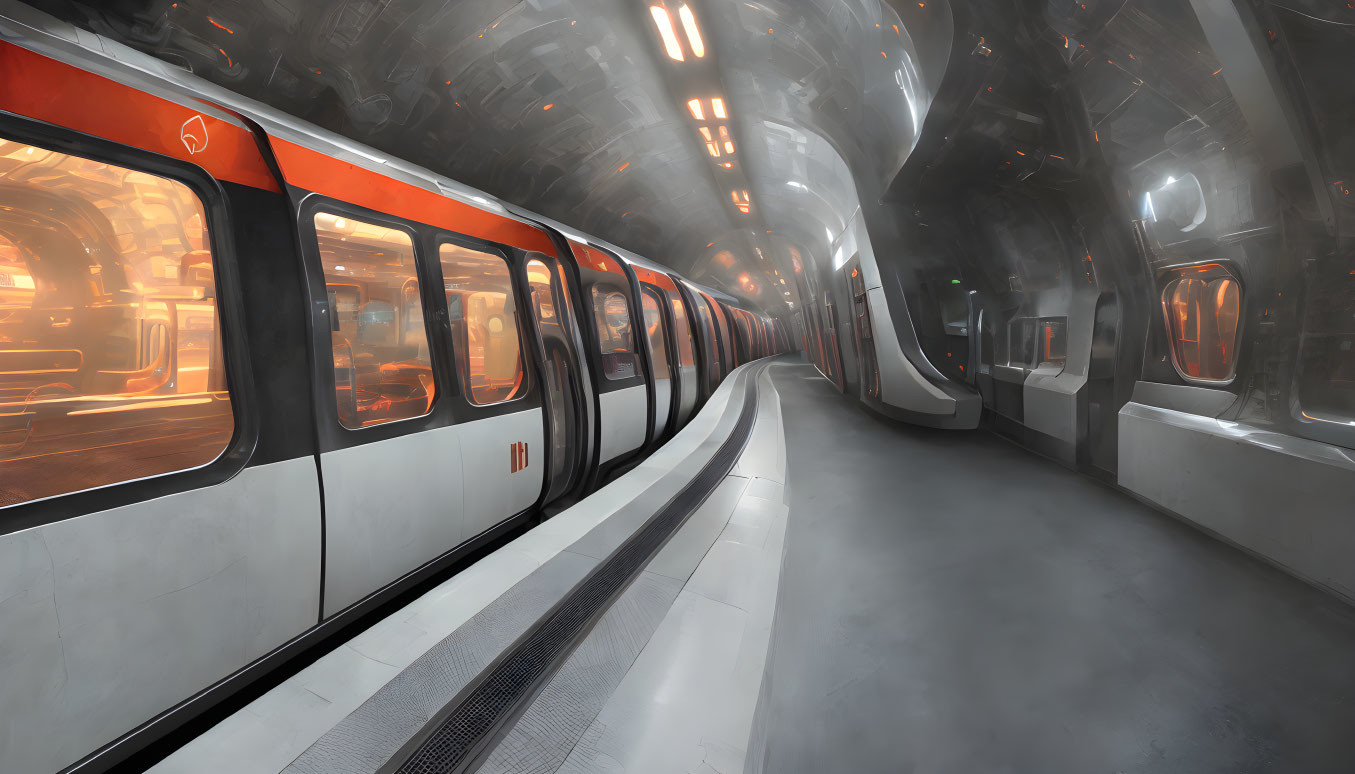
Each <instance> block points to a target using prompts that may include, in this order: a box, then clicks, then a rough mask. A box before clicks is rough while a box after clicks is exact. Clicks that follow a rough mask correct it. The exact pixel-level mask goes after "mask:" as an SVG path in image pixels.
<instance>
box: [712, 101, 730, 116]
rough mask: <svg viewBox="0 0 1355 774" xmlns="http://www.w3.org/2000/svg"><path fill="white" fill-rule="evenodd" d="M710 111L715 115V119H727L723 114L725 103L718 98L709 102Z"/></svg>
mask: <svg viewBox="0 0 1355 774" xmlns="http://www.w3.org/2000/svg"><path fill="white" fill-rule="evenodd" d="M710 110H711V112H712V113H714V114H715V117H716V118H729V116H728V115H726V114H725V101H724V100H722V99H720V98H719V97H715V98H714V99H712V100H711V101H710Z"/></svg>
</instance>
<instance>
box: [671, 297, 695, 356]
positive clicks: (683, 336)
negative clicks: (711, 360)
mask: <svg viewBox="0 0 1355 774" xmlns="http://www.w3.org/2000/svg"><path fill="white" fill-rule="evenodd" d="M673 328H674V336H673V338H675V339H677V344H678V363H679V364H680V365H682V366H694V365H696V357H695V356H694V355H693V354H692V324H691V323H690V322H689V321H688V320H687V307H686V306H684V305H683V303H682V299H680V298H678V297H676V296H674V297H673Z"/></svg>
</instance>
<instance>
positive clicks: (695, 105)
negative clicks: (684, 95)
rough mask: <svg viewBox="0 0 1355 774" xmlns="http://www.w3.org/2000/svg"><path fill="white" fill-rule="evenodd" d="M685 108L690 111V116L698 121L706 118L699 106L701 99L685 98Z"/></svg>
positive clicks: (704, 112)
mask: <svg viewBox="0 0 1355 774" xmlns="http://www.w3.org/2000/svg"><path fill="white" fill-rule="evenodd" d="M687 109H688V110H690V111H692V118H695V119H696V120H698V121H705V120H706V111H705V110H703V109H702V107H701V100H699V99H689V100H687Z"/></svg>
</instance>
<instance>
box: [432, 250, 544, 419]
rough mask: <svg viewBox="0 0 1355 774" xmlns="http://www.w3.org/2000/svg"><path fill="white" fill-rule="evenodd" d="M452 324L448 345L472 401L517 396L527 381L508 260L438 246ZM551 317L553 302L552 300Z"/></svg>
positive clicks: (489, 402) (488, 401) (487, 402)
mask: <svg viewBox="0 0 1355 774" xmlns="http://www.w3.org/2000/svg"><path fill="white" fill-rule="evenodd" d="M438 259H439V260H440V261H441V263H442V284H443V290H444V291H445V292H446V294H447V308H448V311H449V313H450V319H451V325H452V346H453V347H454V349H455V352H456V360H457V371H458V372H459V373H460V374H461V379H462V382H463V383H464V384H465V386H466V388H467V390H466V393H467V396H468V397H469V398H470V402H471V403H474V404H476V405H478V406H488V405H492V404H495V403H503V402H504V401H509V400H513V399H514V398H518V397H521V395H522V391H523V389H524V386H525V382H526V380H525V378H524V377H525V372H524V370H523V364H522V348H521V344H520V337H519V335H518V315H517V304H516V303H515V302H514V301H513V280H512V277H511V276H510V275H509V273H508V264H507V263H506V262H505V261H504V259H503V258H501V257H499V256H498V255H495V254H494V253H487V252H481V251H479V250H472V249H470V248H468V247H460V246H458V245H452V244H444V245H440V246H439V247H438ZM549 311H550V313H551V317H552V319H554V318H555V307H554V304H553V302H551V304H550V309H549Z"/></svg>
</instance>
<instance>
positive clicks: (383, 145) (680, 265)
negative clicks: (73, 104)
mask: <svg viewBox="0 0 1355 774" xmlns="http://www.w3.org/2000/svg"><path fill="white" fill-rule="evenodd" d="M34 5H36V6H38V7H40V8H42V9H43V10H45V11H47V12H49V13H53V14H55V15H57V16H60V17H62V18H65V19H67V20H69V21H72V22H74V23H77V24H79V25H81V26H83V27H85V28H87V29H90V30H92V31H95V32H98V33H100V34H102V35H105V36H107V37H109V38H112V39H114V40H117V41H120V42H122V43H123V44H125V45H128V46H130V47H133V48H136V49H138V50H141V51H145V52H147V53H150V54H153V55H154V56H157V57H159V58H161V59H163V60H165V61H167V62H170V63H173V64H175V65H178V66H181V67H183V68H185V69H187V70H190V71H191V72H193V73H195V74H197V75H198V76H200V77H203V78H206V79H208V80H210V81H213V82H215V83H217V84H219V85H221V86H224V87H226V88H229V89H231V90H233V91H236V92H237V93H240V94H242V95H244V96H247V97H250V98H253V99H257V100H260V101H262V102H265V103H268V104H270V105H272V106H274V107H276V108H279V109H281V110H284V111H286V112H288V113H291V114H293V115H296V116H298V117H300V118H302V119H304V120H307V121H310V122H313V123H315V124H317V125H319V126H321V127H324V128H326V129H329V130H332V131H335V132H338V133H340V134H343V135H345V136H347V137H350V138H352V139H354V140H357V141H360V142H363V143H366V144H368V145H371V146H373V147H375V148H377V149H379V150H382V151H385V152H387V153H390V154H392V155H394V156H398V157H400V158H404V159H406V160H409V161H411V162H414V163H416V164H419V165H422V166H425V167H427V168H429V169H431V170H433V171H436V172H438V173H441V174H444V175H446V176H448V177H451V178H453V179H455V180H459V181H461V182H463V183H466V184H468V185H471V186H474V187H476V188H479V189H482V190H484V191H486V192H488V193H490V194H493V195H494V196H496V197H499V198H500V199H503V200H505V201H508V202H512V203H514V204H518V205H520V206H523V207H526V208H528V209H531V210H533V211H536V212H539V213H541V214H543V215H546V216H548V217H550V218H553V219H555V220H558V221H560V222H563V223H566V224H569V225H571V226H573V227H575V228H578V229H580V230H582V231H585V232H587V233H590V234H594V235H597V236H599V237H601V238H602V239H605V240H607V241H610V242H612V243H614V244H616V245H619V246H621V247H624V248H626V249H628V250H631V251H634V252H636V253H639V254H641V255H643V256H646V257H648V258H651V259H653V260H656V261H659V262H661V263H664V264H666V265H668V266H671V267H672V268H674V269H676V270H678V271H681V272H684V273H686V274H687V275H688V276H691V277H693V278H694V279H697V280H699V281H703V282H706V283H708V284H710V285H712V286H714V287H719V288H721V289H724V290H726V291H728V292H731V293H733V294H735V295H737V296H740V297H742V298H744V299H746V300H747V301H749V302H751V303H753V304H755V305H757V306H760V307H762V308H765V309H768V310H772V309H775V308H779V307H780V306H781V304H782V303H783V302H789V303H794V301H795V300H796V298H795V295H794V293H795V283H793V282H792V283H789V284H787V283H784V282H782V280H783V279H784V273H786V272H790V271H793V267H792V263H793V262H792V260H791V258H790V256H791V255H792V254H796V255H800V256H803V257H804V258H805V259H807V260H825V259H826V258H827V256H828V253H829V250H830V244H831V242H832V240H833V239H834V238H835V237H836V235H838V234H840V233H841V231H842V229H843V227H844V225H845V224H846V222H847V221H848V220H850V218H851V217H852V214H853V213H854V212H855V210H856V208H857V201H858V197H872V198H878V197H879V196H880V195H881V194H882V193H883V191H884V190H885V188H886V187H887V185H888V183H889V181H890V180H891V179H892V177H893V175H894V174H895V173H896V172H897V171H898V169H899V168H900V167H901V165H902V164H903V162H904V160H905V159H906V158H907V154H908V152H909V151H910V150H911V149H912V148H913V146H914V144H915V143H916V141H917V133H918V128H919V126H920V123H921V121H922V117H923V116H924V115H925V113H926V110H927V107H928V106H929V104H930V101H931V95H932V94H933V93H934V92H935V90H936V87H937V83H938V82H939V80H940V77H941V72H942V70H943V69H944V67H945V62H946V60H947V57H948V55H949V47H950V40H951V28H950V24H951V21H950V20H951V15H950V11H949V8H948V7H947V5H946V3H944V2H926V3H922V2H899V1H897V0H895V1H894V2H885V1H884V0H749V1H747V2H732V1H731V2H724V1H718V2H717V1H716V0H522V1H521V2H515V1H514V0H338V1H336V0H179V1H178V2H174V1H173V0H115V1H114V2H109V3H93V2H89V3H83V2H74V1H73V0H39V1H38V2H34ZM651 6H653V7H657V8H658V9H660V11H658V12H656V11H654V10H652V8H651ZM683 8H686V11H683ZM664 14H666V15H667V18H668V19H669V20H670V21H669V23H670V24H671V28H672V29H673V32H674V35H675V37H676V38H677V40H676V43H677V45H678V50H679V52H680V55H681V56H682V61H677V60H676V59H675V58H673V56H672V55H670V54H669V48H670V46H671V43H670V42H668V41H666V40H665V38H664V36H663V34H661V32H662V31H661V29H660V26H659V24H658V21H660V15H664ZM687 24H691V25H693V26H694V27H695V30H696V32H695V34H696V35H697V36H698V37H697V39H695V40H693V39H692V33H690V32H687V30H686V29H685V26H686V25H687ZM693 46H699V47H700V48H702V51H701V56H696V53H697V52H696V51H695V50H694V48H693ZM713 98H720V99H722V101H723V108H724V110H723V112H724V113H725V115H726V117H727V119H728V120H727V122H726V121H723V120H721V121H718V122H717V120H716V119H717V116H715V115H713V113H714V112H715V111H713V109H712V107H713V105H712V102H711V100H712V99H713ZM694 99H696V100H701V101H702V102H701V103H700V104H701V107H700V108H699V110H700V113H701V116H702V119H703V120H698V119H697V117H696V116H697V113H696V112H694V111H693V109H692V108H689V106H688V103H689V102H690V101H691V100H694ZM703 127H705V128H706V129H708V130H710V131H712V132H714V133H716V135H717V136H715V137H712V140H713V143H712V144H711V145H708V144H707V140H706V138H705V137H703V136H702V134H701V133H700V132H701V129H702V128H703ZM722 128H723V129H725V130H726V131H727V132H728V134H727V135H725V136H719V134H718V133H719V131H720V130H721V129H722ZM726 142H728V143H732V145H729V146H726V145H725V143H726ZM712 147H713V148H714V149H712ZM731 147H732V148H733V152H732V153H729V152H726V150H727V148H731ZM717 151H718V152H719V154H720V155H719V157H718V158H716V157H713V156H712V154H713V153H715V152H717ZM740 204H744V205H745V206H743V207H740V206H739V205H740ZM745 209H746V210H747V211H746V212H745V211H744V210H745ZM792 251H794V252H792Z"/></svg>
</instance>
